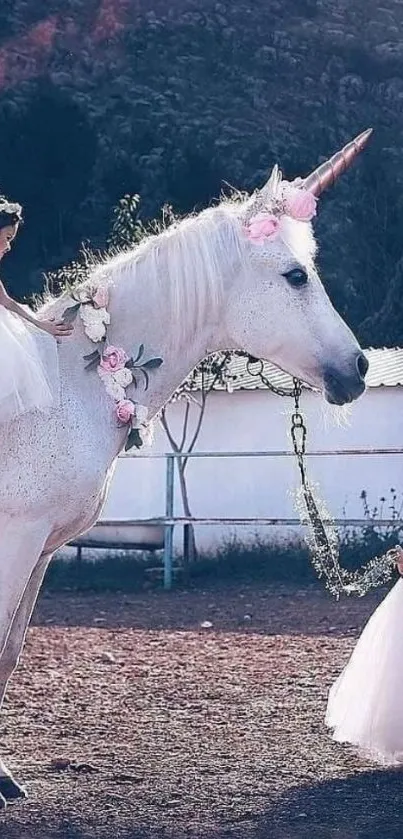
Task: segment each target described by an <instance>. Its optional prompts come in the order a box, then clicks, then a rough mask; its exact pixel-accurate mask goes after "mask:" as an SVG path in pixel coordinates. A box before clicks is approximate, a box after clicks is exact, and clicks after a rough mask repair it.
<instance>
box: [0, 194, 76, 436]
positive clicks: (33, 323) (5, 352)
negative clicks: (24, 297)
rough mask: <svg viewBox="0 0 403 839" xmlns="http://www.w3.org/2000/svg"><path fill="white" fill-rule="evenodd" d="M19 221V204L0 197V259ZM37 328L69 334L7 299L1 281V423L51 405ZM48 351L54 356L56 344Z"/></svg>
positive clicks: (63, 327)
mask: <svg viewBox="0 0 403 839" xmlns="http://www.w3.org/2000/svg"><path fill="white" fill-rule="evenodd" d="M21 221H22V208H21V207H20V205H19V204H11V203H10V202H8V201H6V199H4V198H0V260H2V259H3V257H4V255H5V254H6V253H8V251H9V250H10V248H11V244H12V242H13V240H14V239H15V236H16V235H17V232H18V228H19V225H20V224H21ZM36 329H41V330H44V331H45V332H48V333H49V334H50V335H52V336H53V337H54V338H60V337H64V336H67V335H70V333H71V331H72V327H71V325H67V324H65V323H63V322H62V321H54V320H39V319H38V318H36V317H35V314H34V313H33V312H31V311H29V310H27V308H26V307H24V306H21V305H20V304H19V303H17V302H16V301H15V300H13V298H12V297H10V295H9V294H8V293H7V291H6V289H5V288H4V285H3V283H2V282H1V280H0V356H1V364H0V423H2V422H5V421H9V420H12V419H14V418H15V417H17V416H19V415H20V414H23V413H26V412H27V411H33V410H41V411H47V410H49V409H50V408H51V407H52V405H53V404H54V401H55V388H54V386H52V384H51V382H50V379H49V377H48V375H47V371H46V366H45V363H44V361H43V360H42V358H41V356H40V353H39V350H38V346H37V342H36V340H35V331H36ZM51 351H53V352H54V354H56V352H57V347H56V341H55V342H54V347H53V346H52V348H51ZM56 361H57V359H56ZM54 366H55V365H54V364H53V367H54Z"/></svg>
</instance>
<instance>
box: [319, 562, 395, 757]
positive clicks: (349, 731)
mask: <svg viewBox="0 0 403 839" xmlns="http://www.w3.org/2000/svg"><path fill="white" fill-rule="evenodd" d="M397 551H398V554H399V558H398V562H397V567H398V570H399V573H400V574H401V575H403V550H402V548H397ZM326 724H327V725H328V726H329V727H330V728H332V729H333V738H334V739H335V740H337V741H338V742H340V743H352V744H353V745H354V746H356V747H358V749H359V751H361V752H362V753H363V754H365V755H366V756H369V757H371V758H373V759H374V760H376V761H377V762H380V763H383V764H385V765H399V764H402V763H403V579H401V580H399V581H398V582H397V583H396V585H394V586H393V588H392V589H391V591H390V592H389V594H388V595H387V596H386V597H385V599H384V600H383V601H382V603H381V604H380V606H378V608H377V609H376V611H375V612H374V614H373V615H372V617H371V618H370V620H369V621H368V623H367V625H366V626H365V628H364V631H363V632H362V634H361V636H360V638H359V640H358V642H357V644H356V646H355V648H354V651H353V653H352V655H351V658H350V660H349V662H348V664H347V665H346V667H345V668H344V670H343V672H342V673H341V675H340V676H339V678H338V679H337V681H336V682H335V684H334V685H333V687H332V688H331V691H330V694H329V701H328V707H327V713H326Z"/></svg>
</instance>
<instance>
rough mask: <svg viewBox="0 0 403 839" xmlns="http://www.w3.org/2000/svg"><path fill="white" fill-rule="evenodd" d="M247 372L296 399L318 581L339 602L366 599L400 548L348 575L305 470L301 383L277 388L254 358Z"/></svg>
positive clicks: (301, 497)
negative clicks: (345, 596) (349, 596)
mask: <svg viewBox="0 0 403 839" xmlns="http://www.w3.org/2000/svg"><path fill="white" fill-rule="evenodd" d="M239 355H242V353H239ZM246 369H247V372H248V373H249V375H251V376H257V377H258V378H259V379H260V381H261V382H262V384H264V385H265V387H267V388H268V389H269V390H270V391H271V392H272V393H276V394H277V395H278V396H291V397H292V398H293V399H294V406H295V408H294V413H293V414H292V417H291V437H292V443H293V448H294V452H295V456H296V458H297V463H298V469H299V473H300V477H301V488H300V490H299V491H298V494H297V507H298V511H299V515H300V518H301V523H302V524H304V525H307V527H308V537H307V542H308V546H309V549H310V554H311V562H312V564H313V566H314V568H315V571H316V573H317V575H318V577H319V578H324V579H325V581H326V588H327V589H328V590H329V591H330V593H331V594H333V595H334V596H335V597H337V598H339V597H340V595H341V594H357V595H358V596H359V597H363V596H364V595H365V594H367V592H368V591H370V589H371V588H376V587H377V586H380V585H383V584H385V583H387V582H388V581H389V580H390V579H391V578H392V576H393V573H394V570H395V566H396V561H397V558H398V552H397V550H396V548H391V549H390V550H389V551H387V552H386V553H385V554H383V555H382V556H380V557H375V558H374V559H371V560H370V561H369V562H368V563H367V564H366V565H364V566H363V567H362V568H360V569H359V570H358V571H347V569H345V568H342V567H341V565H340V551H339V540H338V536H337V532H336V528H335V525H334V523H333V522H332V520H331V518H330V516H329V514H328V513H327V511H326V510H325V507H324V504H323V502H322V501H320V502H319V501H317V499H316V498H315V496H314V493H313V488H312V486H311V484H310V483H309V480H308V477H307V472H306V466H305V453H306V439H307V429H306V425H305V422H304V417H303V415H302V414H301V410H300V398H301V392H302V389H301V382H300V381H299V380H298V379H293V384H294V387H293V388H292V389H287V388H281V387H276V385H273V384H272V383H271V382H270V381H269V379H268V378H267V377H266V376H265V375H264V373H263V370H264V365H263V362H262V361H261V360H260V359H256V358H252V357H250V356H249V357H248V359H247V361H246Z"/></svg>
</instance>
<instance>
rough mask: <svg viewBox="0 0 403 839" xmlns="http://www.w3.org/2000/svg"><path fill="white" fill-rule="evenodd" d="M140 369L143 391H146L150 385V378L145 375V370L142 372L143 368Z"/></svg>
mask: <svg viewBox="0 0 403 839" xmlns="http://www.w3.org/2000/svg"><path fill="white" fill-rule="evenodd" d="M140 369H141V372H142V374H143V376H144V390H148V385H149V384H150V377H149V375H148V373H147V370H144V369H143V367H141V368H140Z"/></svg>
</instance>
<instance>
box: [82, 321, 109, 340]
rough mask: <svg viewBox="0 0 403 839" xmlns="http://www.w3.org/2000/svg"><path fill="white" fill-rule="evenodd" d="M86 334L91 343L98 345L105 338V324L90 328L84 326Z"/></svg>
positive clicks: (95, 324)
mask: <svg viewBox="0 0 403 839" xmlns="http://www.w3.org/2000/svg"><path fill="white" fill-rule="evenodd" d="M84 331H85V334H86V335H87V338H89V339H90V341H93V342H94V344H98V343H99V342H100V341H102V340H103V338H105V335H106V329H105V326H104V324H103V323H94V324H91V325H89V326H84Z"/></svg>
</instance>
